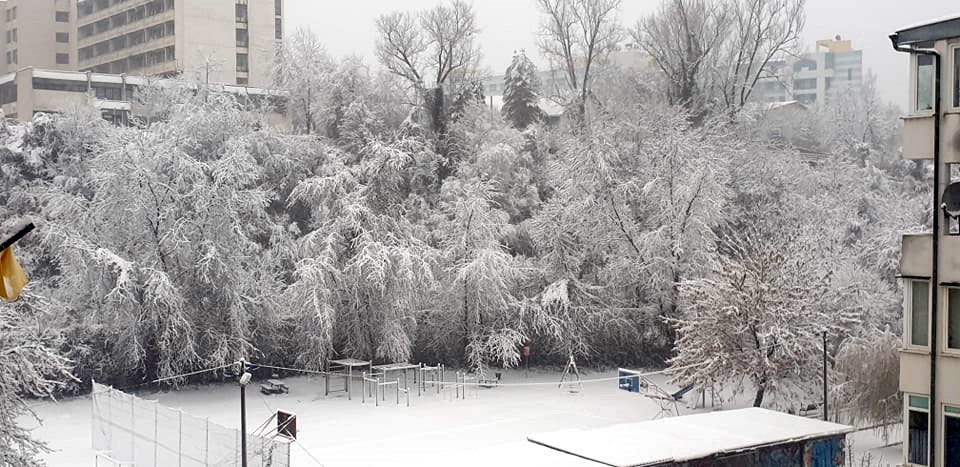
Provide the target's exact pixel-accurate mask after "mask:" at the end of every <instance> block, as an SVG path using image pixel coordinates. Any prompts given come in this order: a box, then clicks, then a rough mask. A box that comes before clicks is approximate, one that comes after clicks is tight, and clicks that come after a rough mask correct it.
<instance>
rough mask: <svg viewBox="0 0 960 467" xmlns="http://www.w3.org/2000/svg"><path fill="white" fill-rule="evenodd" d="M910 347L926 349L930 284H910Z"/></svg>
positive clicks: (924, 282)
mask: <svg viewBox="0 0 960 467" xmlns="http://www.w3.org/2000/svg"><path fill="white" fill-rule="evenodd" d="M909 283H910V322H909V323H908V324H909V325H910V345H912V346H917V347H926V346H927V345H928V342H929V341H928V337H929V336H928V334H929V332H930V324H929V323H930V282H929V281H925V280H911V281H910V282H909Z"/></svg>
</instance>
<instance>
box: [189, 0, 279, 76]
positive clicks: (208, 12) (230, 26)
mask: <svg viewBox="0 0 960 467" xmlns="http://www.w3.org/2000/svg"><path fill="white" fill-rule="evenodd" d="M235 5H236V1H235V0H204V1H203V2H197V1H192V0H177V6H176V10H177V13H176V17H177V63H178V64H179V67H180V69H181V70H182V71H183V73H184V78H186V79H191V80H198V81H203V80H205V79H206V76H207V73H208V70H209V79H210V82H212V83H223V84H237V78H238V77H241V78H242V77H246V78H247V80H248V84H247V85H248V86H252V87H269V86H270V85H271V84H272V80H271V79H270V76H271V72H272V68H273V58H274V56H275V51H276V40H275V28H274V17H275V15H274V0H248V4H247V18H248V20H247V23H246V25H245V27H246V28H247V34H248V37H249V47H247V48H246V49H238V48H237V35H236V34H237V32H236V31H237V29H238V28H243V27H244V25H243V24H241V23H237V22H236V7H235ZM237 53H246V54H247V56H248V68H249V72H248V73H247V74H246V75H244V74H242V73H239V74H238V72H237ZM208 64H209V65H210V66H209V67H208Z"/></svg>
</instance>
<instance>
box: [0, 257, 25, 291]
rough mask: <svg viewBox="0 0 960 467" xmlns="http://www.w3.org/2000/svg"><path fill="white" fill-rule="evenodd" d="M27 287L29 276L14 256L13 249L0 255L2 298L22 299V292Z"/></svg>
mask: <svg viewBox="0 0 960 467" xmlns="http://www.w3.org/2000/svg"><path fill="white" fill-rule="evenodd" d="M25 285H27V275H26V274H25V273H24V272H23V269H21V268H20V263H18V262H17V258H16V257H15V256H13V247H8V248H7V249H6V250H3V252H2V253H0V297H2V298H4V299H5V300H10V301H14V300H16V299H18V298H20V291H22V290H23V286H25Z"/></svg>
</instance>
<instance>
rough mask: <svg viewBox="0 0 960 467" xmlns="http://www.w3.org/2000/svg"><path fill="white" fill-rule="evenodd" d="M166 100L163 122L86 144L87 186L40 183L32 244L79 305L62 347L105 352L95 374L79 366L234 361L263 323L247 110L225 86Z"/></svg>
mask: <svg viewBox="0 0 960 467" xmlns="http://www.w3.org/2000/svg"><path fill="white" fill-rule="evenodd" d="M185 96H190V95H189V94H185ZM179 104H180V105H182V107H181V110H182V111H181V112H177V113H176V114H174V115H173V116H172V118H171V119H170V120H167V121H163V122H157V123H154V124H152V125H150V126H149V127H147V128H136V127H132V128H115V129H113V130H112V131H111V132H110V134H109V137H107V138H104V139H103V140H101V141H100V142H99V143H100V148H99V153H98V154H96V157H94V158H93V159H92V160H90V161H89V162H87V164H88V168H89V182H88V186H89V187H90V189H91V191H92V192H93V195H92V196H90V197H85V196H78V194H76V193H74V192H73V191H71V190H66V189H64V188H63V187H61V186H57V185H55V184H54V185H52V186H47V187H44V189H46V190H47V191H46V193H45V195H44V196H45V200H46V202H47V203H48V204H47V207H48V208H47V209H46V211H45V214H46V216H48V219H49V224H47V225H46V226H45V229H44V231H45V237H44V246H45V248H46V249H47V251H49V252H50V254H51V255H53V256H54V257H55V258H56V261H57V267H58V269H59V271H60V273H59V274H58V278H57V280H58V285H59V288H60V289H61V290H62V291H63V297H62V299H63V300H64V301H65V302H66V303H67V304H68V305H69V307H70V308H71V309H72V310H78V311H79V310H82V311H80V312H78V313H75V314H74V313H70V314H69V315H67V316H64V317H63V318H64V319H65V320H66V322H67V323H68V324H70V325H74V326H82V328H84V329H86V330H85V331H82V332H78V333H77V334H78V335H77V337H78V338H79V339H82V340H81V341H80V342H76V343H75V344H76V345H77V347H75V350H79V349H80V347H81V345H93V346H95V348H99V349H101V350H103V351H104V353H105V355H103V356H102V357H103V358H104V359H105V360H106V361H107V362H110V365H111V366H112V368H110V369H109V370H108V375H100V374H98V373H97V370H96V369H87V370H90V371H91V372H92V373H93V374H95V375H96V376H97V377H98V378H101V377H102V376H108V377H109V376H120V375H124V376H127V377H134V376H136V377H144V378H154V377H157V376H169V375H173V374H178V373H181V372H183V371H184V370H187V369H192V368H195V366H197V365H200V364H205V365H209V364H222V363H224V362H230V361H234V360H236V359H237V358H240V357H243V356H247V355H250V354H252V353H253V352H254V349H255V348H256V346H255V341H256V335H257V332H258V331H262V330H264V329H267V328H268V327H269V325H270V323H272V322H274V320H273V319H272V318H271V312H272V310H273V306H272V302H273V298H272V296H274V295H276V288H277V282H276V279H275V276H274V271H273V265H272V264H271V260H270V256H269V255H266V254H265V246H264V245H263V244H261V243H258V242H257V241H255V239H257V238H259V237H261V236H265V235H269V234H268V233H269V232H270V231H271V228H272V225H271V223H270V221H269V218H268V217H267V216H266V212H265V208H266V206H267V204H268V199H269V196H268V195H267V194H266V193H265V192H264V191H263V190H261V189H260V187H259V183H260V182H261V180H262V177H263V170H262V168H261V165H260V164H261V161H259V160H258V159H257V158H256V157H254V154H253V153H252V147H253V146H254V145H255V144H256V141H257V135H256V133H255V132H254V131H253V125H252V122H251V120H249V118H248V117H247V116H246V114H245V113H243V112H241V111H240V110H239V107H238V106H237V104H236V103H235V102H234V100H233V98H232V97H230V96H225V95H212V96H206V97H201V96H196V97H186V98H185V100H184V101H182V102H180V103H179ZM101 338H106V341H100V342H97V341H98V340H99V339H101ZM84 361H88V360H87V359H84ZM89 361H95V360H89ZM81 369H82V370H83V368H81Z"/></svg>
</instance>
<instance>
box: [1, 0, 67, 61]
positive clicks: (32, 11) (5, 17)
mask: <svg viewBox="0 0 960 467" xmlns="http://www.w3.org/2000/svg"><path fill="white" fill-rule="evenodd" d="M76 5H77V2H76V0H3V1H0V73H7V72H10V71H15V70H17V69H19V68H22V67H26V66H35V67H42V68H47V69H53V70H73V69H75V67H76V64H77V52H76V50H77V43H76V40H77V34H76V33H77V27H76V20H77V18H76V16H77V14H76V12H77V8H76Z"/></svg>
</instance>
